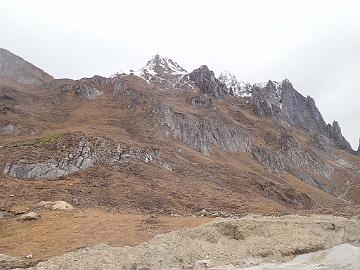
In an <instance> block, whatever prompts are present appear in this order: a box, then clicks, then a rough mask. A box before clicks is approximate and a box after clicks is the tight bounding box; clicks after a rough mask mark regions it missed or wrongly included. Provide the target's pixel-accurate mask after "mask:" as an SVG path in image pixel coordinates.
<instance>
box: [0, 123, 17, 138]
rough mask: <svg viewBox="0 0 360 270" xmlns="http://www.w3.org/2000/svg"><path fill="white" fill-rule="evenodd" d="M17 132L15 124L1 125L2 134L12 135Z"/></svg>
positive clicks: (0, 132) (0, 131)
mask: <svg viewBox="0 0 360 270" xmlns="http://www.w3.org/2000/svg"><path fill="white" fill-rule="evenodd" d="M15 132H16V126H15V125H14V124H11V123H10V124H8V125H6V126H3V127H0V135H10V134H14V133H15Z"/></svg>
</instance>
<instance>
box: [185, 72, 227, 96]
mask: <svg viewBox="0 0 360 270" xmlns="http://www.w3.org/2000/svg"><path fill="white" fill-rule="evenodd" d="M187 76H188V77H189V79H190V80H191V81H193V82H194V84H195V85H196V86H197V87H198V88H199V89H200V91H201V92H203V93H207V94H209V95H212V96H215V97H222V96H224V95H226V94H227V88H226V85H225V84H223V83H222V82H220V81H219V80H218V79H216V77H215V74H214V72H213V71H211V70H210V69H209V68H208V67H207V66H205V65H203V66H201V67H199V68H198V69H195V70H194V71H192V72H191V73H189V74H188V75H187Z"/></svg>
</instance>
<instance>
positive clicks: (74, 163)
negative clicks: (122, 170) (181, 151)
mask: <svg viewBox="0 0 360 270" xmlns="http://www.w3.org/2000/svg"><path fill="white" fill-rule="evenodd" d="M74 139H75V140H76V138H69V140H74ZM65 142H66V140H65ZM54 143H55V147H54V148H58V149H60V152H61V151H62V150H64V149H66V148H67V147H66V143H63V142H59V143H56V142H54ZM39 154H41V152H40V153H39ZM52 154H53V155H56V153H55V152H54V153H52ZM134 160H139V161H142V162H145V163H154V164H157V165H159V166H160V167H162V168H164V169H166V170H168V171H172V167H171V164H170V163H169V162H167V161H166V160H164V159H162V158H160V149H159V148H158V147H150V148H137V147H128V146H126V145H122V144H115V142H113V141H111V140H108V139H106V138H100V137H99V138H90V139H89V140H88V139H87V138H85V137H82V138H80V139H79V144H78V147H76V148H75V149H74V150H73V151H71V152H70V153H69V154H67V155H66V156H65V157H64V158H51V159H49V160H46V161H44V162H34V161H33V162H31V161H28V160H23V159H21V160H17V161H13V162H8V163H7V164H6V166H5V169H4V173H5V174H6V175H9V176H11V177H14V178H17V179H24V180H28V179H45V180H56V179H58V178H61V177H64V176H67V175H70V174H73V173H76V172H79V171H82V170H86V169H88V168H90V167H92V166H94V165H96V163H99V162H100V163H101V164H104V163H105V164H107V165H109V166H112V167H116V166H118V165H121V164H123V163H127V162H132V161H134Z"/></svg>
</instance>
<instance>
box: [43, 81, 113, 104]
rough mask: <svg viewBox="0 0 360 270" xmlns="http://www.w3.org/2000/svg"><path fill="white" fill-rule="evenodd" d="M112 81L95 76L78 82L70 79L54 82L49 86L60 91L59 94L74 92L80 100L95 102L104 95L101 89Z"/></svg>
mask: <svg viewBox="0 0 360 270" xmlns="http://www.w3.org/2000/svg"><path fill="white" fill-rule="evenodd" d="M111 81H112V79H110V78H105V77H101V76H98V75H95V76H93V77H92V78H83V79H80V80H77V81H74V80H70V79H59V80H54V81H52V82H51V83H50V84H49V86H50V87H51V88H52V89H55V90H57V91H59V94H66V93H70V92H74V93H75V94H76V95H77V96H78V97H79V98H83V99H90V100H93V99H96V98H97V97H99V96H101V95H103V92H102V91H101V90H100V89H101V88H102V87H104V86H105V85H106V84H108V83H110V82H111Z"/></svg>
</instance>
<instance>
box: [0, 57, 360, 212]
mask: <svg viewBox="0 0 360 270" xmlns="http://www.w3.org/2000/svg"><path fill="white" fill-rule="evenodd" d="M2 52H3V55H4V51H2ZM5 55H6V57H2V58H0V71H1V70H2V73H0V75H2V77H1V78H0V115H1V117H0V139H1V140H0V145H1V147H0V154H1V155H0V170H1V171H2V177H3V178H2V180H0V181H3V183H4V185H3V186H4V187H5V188H4V194H7V193H9V194H10V193H11V192H14V190H15V191H16V192H18V193H19V194H22V196H21V200H31V199H32V198H34V197H36V198H40V199H42V200H47V197H48V196H50V193H48V191H47V190H44V189H40V188H35V187H36V186H37V185H38V184H37V183H42V182H41V181H49V180H51V181H49V182H50V183H48V185H50V186H52V185H56V182H57V181H68V182H70V183H74V184H72V185H71V186H68V187H67V189H66V190H65V191H64V190H57V189H56V188H52V189H51V190H52V192H55V193H56V194H57V196H58V197H59V199H61V200H65V201H67V200H72V201H73V200H75V201H76V202H77V203H78V206H79V207H81V206H83V207H85V206H96V205H99V204H101V205H103V206H111V207H114V208H119V209H130V210H131V209H132V210H133V209H137V210H139V209H141V210H144V211H160V212H164V211H165V212H169V213H170V212H172V211H182V212H193V211H198V210H199V209H209V210H213V211H217V210H224V211H227V212H236V213H239V212H241V213H242V212H247V211H255V212H267V211H274V212H276V211H278V212H281V211H284V209H287V210H289V209H291V210H296V209H297V210H298V209H317V208H323V207H332V206H333V205H349V204H354V205H356V204H357V203H360V199H359V196H358V195H359V194H360V175H359V168H360V160H359V155H358V153H359V150H358V151H354V150H353V149H352V148H351V146H350V144H349V143H348V141H347V140H346V139H345V138H344V136H343V135H342V132H341V128H340V126H339V124H338V122H336V121H334V122H333V123H332V124H327V123H326V122H325V121H324V119H323V117H322V115H321V113H320V111H319V109H318V108H317V106H316V104H315V101H314V99H312V98H311V97H310V96H307V97H305V96H303V95H302V94H300V93H299V92H298V91H297V90H295V88H294V86H293V85H292V84H291V82H290V81H289V80H287V79H285V80H283V81H281V82H276V81H271V80H270V81H268V82H266V83H260V84H254V85H250V84H248V83H244V82H242V81H241V80H238V79H237V78H236V77H235V76H234V75H232V74H230V73H228V72H224V73H221V74H220V75H219V76H216V75H215V73H214V72H213V71H212V70H211V69H210V68H209V67H208V66H206V65H201V66H200V67H199V68H197V69H195V70H193V71H191V72H187V71H186V70H185V69H184V68H182V67H181V66H180V65H179V64H177V63H176V62H175V61H173V60H171V59H169V58H166V57H162V56H160V55H155V56H153V57H152V58H151V59H150V60H149V61H148V62H147V64H146V65H145V66H144V67H143V68H141V69H140V70H139V71H137V72H129V73H122V74H116V75H114V76H111V77H109V78H106V77H101V76H97V75H96V76H94V77H92V78H82V79H80V80H72V79H54V78H52V77H51V76H50V75H47V74H46V73H45V72H43V71H41V70H40V69H38V68H36V67H34V66H33V65H31V64H29V63H27V62H26V61H25V60H22V59H21V58H19V57H17V56H15V55H12V54H11V53H10V52H8V51H6V53H5ZM4 59H5V60H4ZM19 180H22V181H19ZM51 183H54V184H51ZM25 190H26V191H27V192H25ZM149 191H150V192H149ZM104 193H106V194H107V195H106V196H104ZM9 194H8V195H9ZM118 194H122V197H121V200H120V199H119V196H118ZM51 196H52V195H51ZM16 198H20V197H16ZM214 201H216V203H214ZM179 209H181V210H179Z"/></svg>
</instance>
